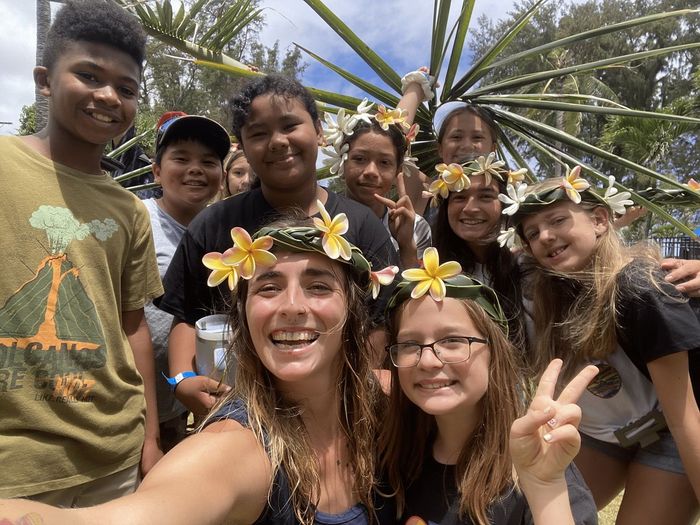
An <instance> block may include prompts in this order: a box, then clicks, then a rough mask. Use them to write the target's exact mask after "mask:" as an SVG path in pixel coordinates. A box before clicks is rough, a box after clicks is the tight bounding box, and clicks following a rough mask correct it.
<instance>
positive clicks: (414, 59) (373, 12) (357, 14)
mask: <svg viewBox="0 0 700 525" xmlns="http://www.w3.org/2000/svg"><path fill="white" fill-rule="evenodd" d="M453 4H460V5H461V2H454V3H453ZM512 4H513V1H512V0H492V1H489V2H486V1H480V2H477V5H476V8H475V12H474V14H473V16H472V21H476V19H477V17H478V16H479V15H480V14H482V13H486V14H487V15H488V16H489V17H492V18H499V17H502V16H505V15H506V12H507V10H508V9H510V8H511V7H512ZM326 5H327V6H328V7H329V8H330V9H331V10H333V12H335V13H336V15H337V16H339V17H340V18H341V20H343V21H344V22H345V23H347V25H348V26H349V27H350V28H351V29H352V30H353V31H355V32H356V33H357V34H358V35H359V36H360V37H361V38H362V39H363V40H364V41H365V42H366V43H367V44H368V45H369V46H370V47H372V48H373V49H375V50H376V51H377V52H378V53H379V54H380V56H382V57H383V58H385V60H387V62H388V63H389V65H390V66H392V67H393V68H394V69H396V70H397V71H399V72H400V73H403V72H406V71H409V70H412V69H414V68H416V67H418V66H420V65H423V64H426V63H427V62H428V60H429V54H430V26H431V21H432V9H433V8H432V5H433V2H431V1H430V0H413V1H411V2H406V1H405V0H402V1H400V0H355V1H353V2H349V1H347V0H327V1H326ZM35 6H36V2H34V1H30V0H0V8H1V9H2V17H0V49H2V53H1V54H0V71H2V75H0V93H2V97H1V98H0V121H11V122H13V125H12V126H0V134H3V133H11V132H14V131H15V129H16V127H17V125H18V121H19V115H20V110H21V108H22V106H23V105H26V104H31V103H32V102H33V100H34V84H33V81H32V68H33V67H34V54H35V46H36V29H35V27H36V26H35V24H36V22H35V16H36V15H35ZM262 6H263V7H265V8H266V10H265V17H266V22H267V25H266V27H265V28H264V30H263V33H262V37H263V41H264V42H265V43H266V44H267V45H271V44H272V43H274V41H275V40H279V42H280V47H281V48H282V49H286V48H288V47H289V46H291V45H292V42H298V43H299V44H301V45H303V46H305V47H307V48H308V49H310V50H311V51H314V52H315V53H317V54H319V55H321V56H322V57H324V58H326V59H328V60H330V61H331V62H337V63H338V64H339V65H341V66H344V67H347V68H348V69H349V70H350V71H351V72H354V73H356V74H357V73H359V74H363V72H362V71H357V66H359V65H360V64H358V63H357V57H356V55H355V53H354V51H353V50H352V49H350V48H349V47H348V46H347V45H346V44H345V42H343V40H342V39H341V38H340V37H338V36H337V35H336V34H335V33H334V32H333V31H332V30H331V29H330V28H329V27H328V26H327V25H326V24H325V23H324V22H323V21H322V20H321V18H320V17H319V16H318V15H316V13H315V12H314V11H313V10H312V9H311V8H310V7H308V6H307V5H306V3H304V2H302V1H301V0H263V1H262ZM53 7H54V10H55V9H56V4H54V5H53ZM458 8H459V6H457V5H454V6H453V13H452V16H453V17H454V16H455V14H456V12H457V10H458ZM305 60H306V61H307V62H308V63H309V64H310V68H309V70H308V74H307V77H309V78H310V77H313V78H314V83H317V81H316V79H320V80H319V81H320V82H322V85H320V84H318V83H317V85H318V87H322V88H325V89H329V90H332V91H338V92H342V93H347V94H352V95H356V96H359V95H360V92H359V91H358V90H357V89H356V88H354V87H353V86H351V85H349V84H348V82H346V81H345V80H343V79H342V78H340V77H338V76H337V75H335V74H334V73H330V72H328V73H326V70H325V68H323V66H319V65H317V64H315V61H314V60H313V59H311V58H310V57H307V58H306V59H305ZM368 80H371V81H373V82H376V80H377V79H376V78H368Z"/></svg>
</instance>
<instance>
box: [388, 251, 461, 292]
mask: <svg viewBox="0 0 700 525" xmlns="http://www.w3.org/2000/svg"><path fill="white" fill-rule="evenodd" d="M461 272H462V266H461V265H460V264H459V263H458V262H455V261H448V262H446V263H443V264H440V256H439V255H438V251H437V250H436V249H435V248H434V247H432V246H431V247H430V248H426V249H425V251H424V252H423V268H411V269H409V270H404V271H403V273H402V274H401V276H402V277H403V278H404V279H406V280H407V281H418V284H416V286H415V288H414V289H413V291H411V298H413V299H418V298H419V297H423V296H424V295H425V294H426V293H427V292H428V291H430V296H431V297H432V298H433V299H434V300H436V301H442V300H443V299H444V298H445V293H446V292H447V290H446V289H445V282H444V279H449V278H450V277H454V276H455V275H459V274H460V273H461Z"/></svg>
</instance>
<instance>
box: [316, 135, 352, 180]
mask: <svg viewBox="0 0 700 525" xmlns="http://www.w3.org/2000/svg"><path fill="white" fill-rule="evenodd" d="M349 149H350V145H349V144H347V143H346V144H343V145H342V146H341V147H340V149H338V148H336V147H334V146H326V147H323V148H321V151H323V153H324V154H325V155H326V157H327V158H325V159H323V165H324V166H330V172H331V173H332V174H333V175H338V176H339V177H342V176H343V173H344V171H345V161H346V160H347V158H348V150H349Z"/></svg>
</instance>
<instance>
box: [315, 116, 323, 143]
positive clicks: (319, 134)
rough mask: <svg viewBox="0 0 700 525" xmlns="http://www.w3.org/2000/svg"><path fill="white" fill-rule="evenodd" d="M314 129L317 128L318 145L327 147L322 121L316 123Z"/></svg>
mask: <svg viewBox="0 0 700 525" xmlns="http://www.w3.org/2000/svg"><path fill="white" fill-rule="evenodd" d="M314 128H316V144H318V145H319V146H325V145H326V137H324V136H323V126H321V121H320V120H316V122H314Z"/></svg>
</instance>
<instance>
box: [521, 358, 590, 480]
mask: <svg viewBox="0 0 700 525" xmlns="http://www.w3.org/2000/svg"><path fill="white" fill-rule="evenodd" d="M561 367H562V361H561V359H555V360H553V361H552V362H551V363H549V366H548V367H547V369H546V370H545V372H544V374H542V378H541V379H540V382H539V385H538V386H537V392H536V393H535V397H534V398H533V400H532V403H530V407H529V408H528V410H527V413H526V414H525V415H524V416H523V417H521V418H519V419H516V420H515V421H514V422H513V425H512V426H511V429H510V454H511V458H512V461H513V465H514V466H515V469H516V471H517V472H518V477H519V479H520V480H521V483H526V484H527V483H532V484H533V485H540V486H541V485H546V484H551V483H554V482H558V481H561V480H563V478H564V471H565V470H566V468H567V467H568V466H569V464H570V463H571V461H572V460H573V459H574V457H576V454H578V451H579V448H580V447H581V436H580V435H579V433H578V425H579V423H580V421H581V409H580V408H579V407H578V405H576V401H577V400H578V398H579V397H580V396H581V394H582V393H583V391H584V390H585V389H586V387H587V386H588V384H589V383H590V382H591V380H592V379H593V378H594V377H595V376H596V374H597V373H598V369H597V368H596V367H595V366H592V365H589V366H587V367H585V368H584V369H583V370H581V371H580V372H579V373H578V374H577V375H576V377H574V378H573V379H572V380H571V381H570V382H569V384H568V385H566V387H565V388H564V390H562V392H561V394H560V395H559V397H558V398H557V399H556V400H555V399H554V393H555V389H556V385H557V379H558V378H559V372H560V371H561Z"/></svg>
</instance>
